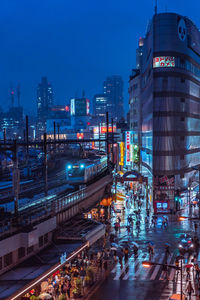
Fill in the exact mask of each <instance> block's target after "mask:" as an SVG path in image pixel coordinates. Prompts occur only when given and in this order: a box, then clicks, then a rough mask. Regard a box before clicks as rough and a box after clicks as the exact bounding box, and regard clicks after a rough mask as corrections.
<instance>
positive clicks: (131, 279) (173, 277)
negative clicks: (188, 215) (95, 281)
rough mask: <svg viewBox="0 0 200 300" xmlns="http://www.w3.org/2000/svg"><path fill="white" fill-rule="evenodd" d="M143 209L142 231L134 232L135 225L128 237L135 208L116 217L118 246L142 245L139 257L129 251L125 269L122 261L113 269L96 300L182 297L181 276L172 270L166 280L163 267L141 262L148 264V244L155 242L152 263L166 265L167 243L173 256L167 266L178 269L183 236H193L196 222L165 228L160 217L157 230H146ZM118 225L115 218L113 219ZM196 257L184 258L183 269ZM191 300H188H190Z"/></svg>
mask: <svg viewBox="0 0 200 300" xmlns="http://www.w3.org/2000/svg"><path fill="white" fill-rule="evenodd" d="M144 206H145V205H144V203H143V207H142V212H141V218H140V221H141V226H140V227H141V231H140V232H139V233H138V232H136V230H135V224H134V226H133V228H134V229H133V232H131V233H130V234H128V232H127V228H126V225H127V217H128V215H129V214H132V213H133V211H134V206H133V204H132V205H128V207H129V208H126V211H125V213H124V216H123V213H121V214H116V216H119V215H120V217H121V219H122V221H121V231H120V232H119V233H117V238H116V240H115V242H116V243H117V244H119V245H121V246H122V245H123V242H124V241H128V243H129V244H131V242H133V241H134V242H136V243H137V244H139V251H138V257H137V258H135V257H134V253H133V251H132V249H131V247H130V249H129V259H128V262H127V263H126V264H125V262H124V259H123V267H122V268H121V265H120V263H119V261H118V262H117V263H116V265H115V267H114V268H113V269H112V271H111V273H110V274H109V276H108V277H107V279H106V280H105V282H104V283H103V284H102V285H101V287H100V289H99V290H98V292H97V294H96V295H95V296H94V297H93V299H94V300H100V299H104V300H110V299H111V298H112V299H115V300H122V299H124V300H129V299H131V300H134V299H137V300H143V299H151V300H156V299H161V300H167V299H169V297H170V296H171V295H172V294H176V293H177V294H180V272H179V274H178V271H177V270H176V269H173V268H169V270H168V276H169V278H168V279H169V280H166V278H164V272H163V267H162V266H151V267H150V268H148V269H147V268H144V267H143V265H142V261H145V260H149V254H148V251H147V246H148V242H149V241H150V242H152V244H153V245H154V251H155V252H154V256H153V258H152V261H153V262H156V263H161V264H162V263H166V255H165V247H166V246H165V243H169V245H170V255H169V257H168V258H167V264H169V265H175V259H176V257H177V255H179V251H178V242H179V240H180V237H181V235H182V234H185V233H188V234H190V235H194V229H193V222H192V221H188V220H187V221H184V222H180V221H177V220H176V221H175V220H173V221H172V220H169V225H168V227H167V228H164V227H163V228H162V218H159V217H158V220H157V225H156V226H155V228H151V227H150V228H149V229H147V228H145V224H144V218H145V216H146V211H145V207H144ZM113 222H115V217H114V218H113ZM193 257H194V252H193V253H191V254H189V253H186V254H185V255H184V261H183V265H186V264H189V263H191V260H192V259H193ZM198 258H199V259H200V254H199V253H198V255H197V260H198ZM189 273H190V278H189V279H190V280H191V282H192V285H193V288H194V284H193V281H194V280H193V279H194V271H193V270H192V268H191V269H190V272H189ZM186 276H187V273H186V268H183V293H184V294H186V295H187V291H186V289H187V285H188V280H186ZM188 299H189V298H188ZM191 299H192V300H193V299H198V298H197V297H196V296H195V292H194V293H193V296H192V298H191Z"/></svg>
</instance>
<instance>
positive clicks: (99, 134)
mask: <svg viewBox="0 0 200 300" xmlns="http://www.w3.org/2000/svg"><path fill="white" fill-rule="evenodd" d="M100 139H101V126H100V123H99V151H100V150H101V142H100Z"/></svg>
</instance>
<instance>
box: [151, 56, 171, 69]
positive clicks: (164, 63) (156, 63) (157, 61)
mask: <svg viewBox="0 0 200 300" xmlns="http://www.w3.org/2000/svg"><path fill="white" fill-rule="evenodd" d="M153 67H154V68H163V67H175V57H173V56H160V57H154V59H153Z"/></svg>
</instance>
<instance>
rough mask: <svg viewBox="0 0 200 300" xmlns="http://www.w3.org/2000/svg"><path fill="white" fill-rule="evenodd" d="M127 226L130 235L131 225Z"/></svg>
mask: <svg viewBox="0 0 200 300" xmlns="http://www.w3.org/2000/svg"><path fill="white" fill-rule="evenodd" d="M126 228H127V232H128V235H129V234H130V231H131V228H130V225H127V226H126Z"/></svg>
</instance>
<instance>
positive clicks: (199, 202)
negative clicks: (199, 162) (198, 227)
mask: <svg viewBox="0 0 200 300" xmlns="http://www.w3.org/2000/svg"><path fill="white" fill-rule="evenodd" d="M198 198H199V201H198V204H199V219H200V166H199V197H198Z"/></svg>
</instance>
